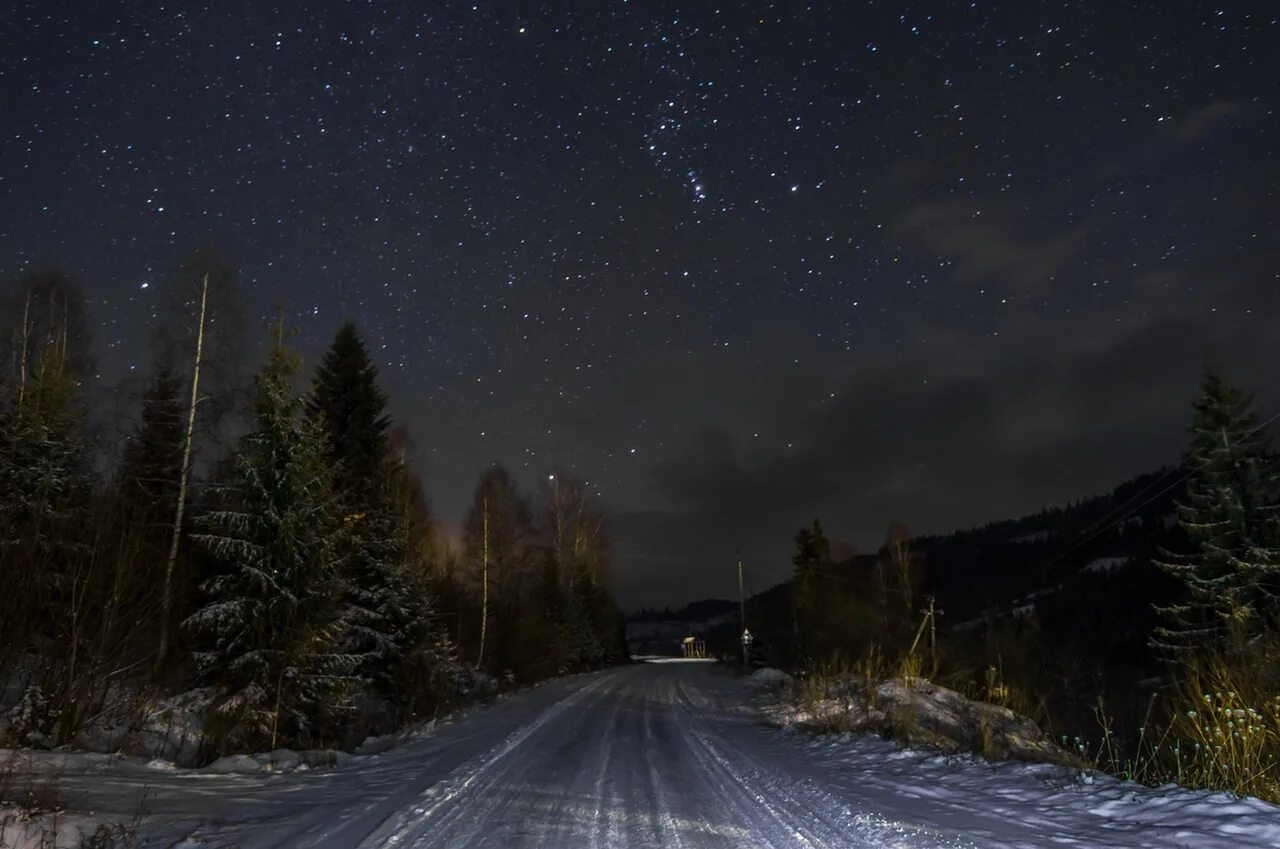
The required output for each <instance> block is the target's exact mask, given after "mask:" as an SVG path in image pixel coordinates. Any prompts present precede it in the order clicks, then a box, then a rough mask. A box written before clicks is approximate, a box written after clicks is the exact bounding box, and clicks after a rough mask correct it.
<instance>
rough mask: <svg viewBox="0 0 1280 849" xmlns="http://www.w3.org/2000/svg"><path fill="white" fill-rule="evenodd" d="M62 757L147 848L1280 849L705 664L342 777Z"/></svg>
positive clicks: (1270, 820)
mask: <svg viewBox="0 0 1280 849" xmlns="http://www.w3.org/2000/svg"><path fill="white" fill-rule="evenodd" d="M41 757H42V758H43V761H42V762H43V763H45V764H46V768H47V765H48V764H50V763H53V762H56V761H57V760H58V758H59V756H55V755H50V756H41ZM62 759H63V760H64V761H66V764H65V769H64V770H63V772H62V773H61V774H60V776H59V784H60V786H61V787H62V788H63V793H64V798H66V800H67V802H68V806H69V807H70V808H73V809H81V810H83V809H87V808H92V809H94V810H96V811H98V812H99V813H106V814H112V813H117V814H121V815H126V814H128V813H131V812H132V811H133V810H134V809H135V808H136V806H137V799H138V798H139V796H140V795H145V797H146V803H145V805H146V808H147V810H148V812H149V814H150V815H151V816H150V820H149V822H150V825H151V826H152V827H154V828H155V829H157V831H156V832H155V833H156V835H157V838H159V837H160V836H167V837H165V839H163V840H161V839H156V840H155V841H154V842H151V843H149V844H148V845H157V846H161V845H163V846H175V845H176V846H180V847H184V849H186V848H187V847H191V848H192V849H194V847H240V849H267V847H270V848H271V849H279V847H295V846H296V847H326V848H328V847H332V849H354V848H355V847H362V848H363V847H368V849H374V848H375V847H378V848H379V849H380V848H381V847H403V849H413V848H414V847H424V848H425V847H448V848H449V849H463V847H502V849H521V847H542V848H543V849H575V847H599V848H600V849H614V847H682V848H683V849H701V847H734V848H735V849H737V847H776V849H784V847H785V849H792V847H796V848H797V849H799V848H800V847H805V849H809V848H810V847H897V848H898V849H927V847H965V846H974V847H983V849H986V847H1061V846H1083V847H1099V849H1104V848H1105V849H1127V847H1160V849H1176V847H1194V849H1218V847H1232V849H1245V847H1255V846H1256V847H1264V846H1272V847H1273V846H1277V845H1280V808H1275V807H1272V806H1268V805H1264V804H1262V803H1257V802H1252V801H1233V800H1229V799H1227V798H1226V797H1223V796H1220V795H1218V796H1211V795H1209V794H1204V793H1191V792H1187V791H1181V790H1167V791H1150V790H1146V789H1144V788H1137V787H1134V786H1133V785H1125V784H1121V783H1119V782H1114V781H1111V780H1109V779H1099V780H1095V781H1094V782H1093V783H1091V784H1086V783H1083V782H1081V781H1079V780H1077V779H1076V778H1074V777H1072V776H1071V775H1070V774H1068V773H1066V772H1064V771H1062V770H1059V769H1056V768H1051V767H1038V766H1036V767H1033V766H1024V765H1015V764H1005V765H997V766H992V765H989V764H985V763H981V762H977V761H973V760H969V759H954V758H952V759H944V758H938V757H931V756H928V755H926V754H921V753H912V752H901V751H899V750H897V749H896V748H895V747H894V746H892V745H891V744H888V743H885V742H882V741H879V740H874V739H868V738H848V739H841V738H830V737H826V738H818V737H814V738H811V737H807V736H804V735H800V734H791V733H785V732H781V731H777V730H773V729H770V728H767V727H765V726H763V725H762V724H761V723H760V721H759V718H758V715H757V714H756V712H755V711H754V710H753V709H752V708H751V707H750V706H749V698H748V691H747V690H746V689H745V686H744V685H743V684H742V683H741V682H739V681H735V680H733V679H731V678H730V677H729V676H727V675H726V674H725V673H723V672H721V671H720V670H718V669H717V668H715V667H713V666H711V665H708V664H678V663H672V664H641V665H636V666H632V667H627V668H622V669H616V670H611V671H608V672H603V673H599V674H595V675H585V676H576V677H573V678H567V679H563V680H559V681H555V682H551V683H549V684H546V685H544V686H542V687H538V688H536V689H534V690H530V691H527V692H524V693H521V694H518V695H515V696H513V697H510V698H507V699H503V700H500V701H499V702H498V703H496V704H494V705H492V706H489V707H487V708H481V709H476V710H473V711H471V712H469V713H468V714H467V715H465V716H463V717H461V718H459V719H458V720H457V721H454V722H451V723H448V724H446V725H443V726H441V727H440V728H438V729H436V730H435V731H433V732H432V733H431V734H429V735H425V736H423V737H422V738H421V739H419V740H416V741H414V742H410V743H407V744H405V745H402V746H400V747H398V748H395V749H392V750H390V751H387V752H384V753H383V754H381V755H377V756H369V757H363V758H357V759H356V760H355V761H354V762H353V763H351V764H349V765H348V766H346V767H344V768H340V769H335V770H330V771H322V772H310V773H308V772H303V773H289V774H282V775H270V776H263V775H210V774H207V773H203V772H200V771H162V770H157V769H156V768H155V767H153V766H146V765H145V764H142V763H140V762H130V761H120V760H117V761H115V762H111V763H108V762H106V761H104V760H96V761H92V762H87V761H85V760H84V759H83V758H81V757H77V758H73V759H67V758H65V757H63V758H62ZM179 835H186V837H185V839H179V837H178V836H179Z"/></svg>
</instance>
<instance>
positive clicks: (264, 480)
mask: <svg viewBox="0 0 1280 849" xmlns="http://www.w3.org/2000/svg"><path fill="white" fill-rule="evenodd" d="M296 363H297V361H296V358H295V357H294V356H293V355H292V354H290V353H289V352H288V351H287V350H286V349H285V348H284V346H283V343H282V340H281V339H280V338H279V337H277V339H276V341H275V344H274V345H273V347H272V351H271V354H270V357H269V360H268V363H267V365H266V367H265V368H264V369H263V370H262V371H261V372H260V373H259V374H258V376H257V379H256V382H257V397H256V401H255V405H254V428H253V430H252V432H250V433H249V434H248V435H247V436H246V437H245V438H244V439H243V440H242V442H241V443H240V446H239V450H238V455H237V458H236V475H235V480H234V482H233V483H232V484H231V485H230V486H228V487H225V488H224V489H222V490H221V491H219V492H218V493H217V494H216V500H217V502H218V503H217V505H216V506H214V507H213V508H212V509H210V510H208V511H207V512H205V513H204V514H203V515H202V516H200V517H199V519H198V521H197V526H198V528H199V529H200V530H199V532H198V533H196V534H195V535H194V538H195V540H196V541H197V542H198V543H199V544H201V545H202V546H203V547H204V548H205V549H206V550H207V551H208V552H209V554H210V555H211V556H212V558H213V560H214V561H215V564H216V566H215V571H214V573H213V574H212V575H211V576H210V577H208V578H207V579H206V580H205V581H204V583H203V585H202V591H203V593H204V603H203V605H202V606H201V607H200V608H199V609H198V610H197V611H196V612H195V613H194V614H192V615H191V616H190V617H189V618H188V619H187V620H186V623H185V624H186V626H187V627H189V628H191V629H192V630H193V631H194V632H195V635H196V638H197V644H198V646H199V648H198V650H197V652H196V662H197V667H198V670H199V672H200V673H201V674H202V676H203V677H204V678H205V679H206V680H208V681H210V682H211V683H214V684H217V685H218V686H219V687H220V688H221V691H222V696H221V698H220V699H219V701H218V703H217V704H216V706H215V709H216V711H217V713H218V714H219V715H220V716H221V717H223V718H224V719H225V720H226V721H227V722H228V723H229V726H230V727H229V728H228V729H225V730H226V732H227V736H228V737H230V738H233V739H235V738H239V739H238V742H241V743H247V744H263V743H265V744H268V745H274V744H276V743H278V741H279V740H280V739H281V738H285V737H294V738H304V739H306V738H310V737H312V736H313V735H314V734H315V733H316V731H317V726H318V725H319V724H320V723H322V722H324V721H325V720H326V719H331V718H332V716H333V714H334V713H335V711H336V710H338V709H339V708H340V706H341V704H342V702H343V698H342V697H343V695H344V694H345V693H346V691H347V690H348V689H349V688H350V686H351V684H352V680H351V678H350V676H351V674H352V672H353V667H354V661H353V660H352V659H351V658H349V657H347V656H345V655H344V654H343V653H342V652H341V651H340V649H339V647H338V646H337V639H338V637H339V620H338V617H339V611H338V599H339V594H340V589H341V584H340V580H339V572H340V568H341V563H340V557H341V552H340V545H339V535H340V531H341V527H342V523H341V517H340V515H339V514H338V509H337V505H336V504H335V503H334V496H333V476H332V473H331V468H330V463H329V459H328V457H327V455H326V451H325V443H324V433H323V432H322V431H321V430H320V429H319V428H318V427H317V426H316V425H314V424H312V423H309V422H305V421H303V420H302V419H301V416H300V414H301V412H302V403H301V401H300V400H299V399H298V398H297V397H296V396H295V394H294V392H293V390H292V387H291V378H292V376H293V374H294V373H295V371H296V368H297V365H296Z"/></svg>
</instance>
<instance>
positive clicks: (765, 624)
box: [629, 466, 1184, 665]
mask: <svg viewBox="0 0 1280 849" xmlns="http://www.w3.org/2000/svg"><path fill="white" fill-rule="evenodd" d="M1183 479H1184V475H1183V473H1182V469H1181V468H1180V467H1177V466H1172V467H1166V468H1162V469H1159V470H1157V471H1154V472H1150V473H1147V474H1143V475H1139V476H1137V477H1135V478H1133V479H1131V480H1128V481H1125V482H1124V483H1122V484H1120V485H1119V486H1117V487H1116V488H1115V489H1114V490H1112V491H1111V492H1109V493H1106V494H1104V495H1097V496H1092V497H1088V498H1083V499H1080V500H1078V501H1074V502H1072V503H1070V504H1067V505H1065V506H1063V507H1055V508H1049V509H1044V510H1040V511H1038V512H1036V513H1033V514H1029V515H1027V516H1024V517H1021V518H1017V519H1005V520H999V521H995V522H991V523H990V524H987V525H984V526H981V527H977V528H971V529H967V530H961V531H955V532H953V533H949V534H935V535H930V536H922V537H917V538H914V539H913V540H912V541H911V550H912V553H913V554H914V555H915V557H916V558H917V567H916V568H918V569H919V570H920V575H921V583H920V592H921V594H922V596H931V597H933V598H934V599H935V601H936V604H937V606H938V609H939V610H940V611H941V613H942V617H941V618H940V621H939V627H940V629H942V630H949V629H965V628H968V629H972V628H976V627H980V626H982V625H983V623H987V622H991V621H995V620H1008V619H1011V618H1014V617H1022V618H1024V619H1030V618H1031V617H1032V616H1034V617H1036V618H1038V620H1039V621H1040V623H1041V625H1042V626H1043V628H1044V630H1046V631H1050V632H1052V633H1055V634H1061V635H1062V636H1061V637H1060V639H1062V640H1064V641H1067V642H1068V643H1070V642H1071V641H1073V640H1075V641H1078V642H1080V643H1081V645H1080V646H1079V650H1080V652H1081V654H1082V655H1083V656H1085V657H1093V656H1098V657H1099V658H1105V660H1106V662H1108V663H1113V662H1132V663H1136V664H1139V665H1146V662H1147V661H1148V660H1149V658H1147V657H1146V656H1145V646H1146V643H1147V636H1148V634H1149V632H1150V629H1151V627H1152V625H1153V623H1154V618H1153V614H1152V612H1151V607H1152V604H1153V603H1161V602H1162V601H1163V600H1165V599H1167V598H1168V597H1169V596H1170V594H1171V593H1172V592H1173V587H1172V584H1171V582H1170V581H1169V579H1168V577H1167V576H1166V575H1165V574H1164V573H1163V572H1162V571H1161V570H1160V569H1159V568H1158V567H1156V566H1154V565H1153V564H1152V562H1151V561H1152V559H1153V558H1155V557H1156V556H1157V555H1158V553H1159V552H1160V551H1161V550H1162V549H1165V550H1169V549H1173V550H1177V549H1179V548H1181V547H1182V545H1183V538H1182V535H1181V531H1180V530H1179V529H1178V527H1177V525H1176V521H1175V515H1174V504H1175V500H1176V499H1177V498H1178V496H1179V495H1180V494H1181V493H1182V491H1183ZM880 558H881V553H876V554H863V555H857V556H855V557H852V558H849V559H847V560H843V561H840V562H838V563H834V564H832V565H831V569H832V570H833V572H834V573H835V574H837V575H839V574H840V573H845V574H848V575H849V576H850V577H853V576H855V575H857V574H858V573H859V572H862V571H864V570H869V569H874V568H876V564H877V563H878V562H879V560H880ZM717 614H718V616H717ZM717 618H719V619H720V620H721V621H720V622H719V623H715V622H713V621H712V620H715V619H717ZM655 619H666V620H668V621H672V622H677V621H678V622H689V623H695V622H696V623H702V624H703V625H704V626H705V627H706V634H705V636H706V638H707V640H708V643H709V645H710V646H711V648H712V651H713V652H717V653H724V654H728V653H731V652H734V651H735V650H736V647H737V641H738V637H739V633H740V631H739V629H740V624H739V622H738V615H737V605H736V603H734V602H732V601H726V600H721V599H707V600H704V601H696V602H693V603H691V604H689V605H686V606H685V607H683V608H681V609H679V610H677V611H674V612H670V611H663V612H662V613H661V614H659V613H657V612H655V611H642V612H640V613H639V614H637V615H635V616H633V617H631V618H630V619H629V628H630V627H631V623H638V622H641V621H653V620H655ZM747 619H748V622H747V624H748V626H749V627H750V628H751V630H752V631H753V632H754V633H756V634H757V635H758V636H759V637H760V638H761V639H762V640H763V641H764V642H765V643H766V644H774V645H778V644H781V643H785V642H787V641H788V640H790V637H791V625H790V582H789V581H784V582H782V583H780V584H778V585H776V586H774V587H771V588H769V589H767V590H765V591H763V592H761V593H758V594H756V595H754V596H752V597H751V598H750V599H748V602H747ZM629 633H630V631H629Z"/></svg>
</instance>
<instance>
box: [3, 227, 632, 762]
mask: <svg viewBox="0 0 1280 849" xmlns="http://www.w3.org/2000/svg"><path fill="white" fill-rule="evenodd" d="M167 288H168V291H169V307H168V309H167V312H164V313H163V314H158V315H157V316H156V319H155V321H156V334H155V338H154V339H152V340H145V339H143V340H119V341H118V342H115V341H112V340H108V341H110V342H111V344H112V345H113V347H115V346H116V345H120V346H124V347H125V348H127V349H129V350H130V351H131V356H133V357H136V358H137V367H136V371H137V372H138V373H139V374H141V375H144V377H143V378H142V383H141V384H140V385H139V386H137V387H135V389H136V393H132V392H130V391H125V390H121V391H117V390H115V389H113V388H111V387H106V386H103V385H101V382H100V380H99V379H98V378H97V377H96V371H95V366H94V364H93V363H94V357H95V349H94V348H93V346H92V344H91V341H90V338H89V334H88V327H89V324H90V322H89V318H88V316H87V315H86V309H85V307H84V306H83V299H82V298H81V295H80V293H79V291H78V290H77V288H76V287H75V286H74V285H73V284H72V282H71V281H69V280H68V279H67V278H66V277H65V276H63V275H61V274H59V273H56V272H48V273H40V274H34V275H31V276H28V277H25V278H22V279H20V280H17V281H15V282H14V283H13V285H11V286H10V287H9V289H8V290H7V291H6V292H4V293H3V294H4V300H3V303H2V304H0V316H3V319H0V321H2V322H3V325H4V326H3V327H0V331H2V332H0V346H3V348H4V350H3V351H2V352H0V354H2V356H0V363H2V364H3V371H0V587H3V588H4V592H3V593H0V747H11V748H22V747H32V748H54V747H63V746H70V747H75V748H90V749H94V750H99V751H103V750H106V751H116V750H123V751H126V752H133V753H136V754H142V755H146V756H149V757H166V758H173V759H174V760H178V761H181V762H183V763H187V764H200V763H206V762H208V761H210V760H212V759H214V758H216V757H218V756H221V755H226V754H229V753H233V752H256V751H262V750H269V749H277V748H283V747H288V748H294V749H321V748H351V747H353V746H355V745H358V744H359V743H360V741H361V740H363V739H364V738H366V737H367V736H370V735H380V734H387V733H391V732H394V731H396V730H397V729H399V728H400V727H402V726H403V725H405V724H406V723H410V722H413V721H415V720H419V719H423V718H430V717H432V716H435V715H437V714H439V713H440V712H441V711H445V710H449V709H450V708H452V707H453V706H455V705H458V704H460V703H463V702H465V701H468V700H471V699H475V698H478V697H482V696H487V695H490V694H492V693H494V692H495V691H497V690H499V689H502V688H507V687H514V686H520V685H525V684H529V683H532V682H535V681H538V680H541V679H544V678H547V677H549V676H554V675H559V674H563V673H567V672H573V671H579V670H588V669H595V668H599V667H603V666H606V665H609V664H612V663H617V662H620V661H621V660H623V659H624V647H623V645H622V629H621V616H620V614H619V611H618V609H617V606H616V605H615V604H614V602H613V600H612V598H611V597H610V595H609V591H608V585H609V550H608V542H607V539H606V531H605V528H604V519H603V515H602V513H601V510H600V508H599V506H598V505H597V504H596V503H595V502H594V500H593V499H592V497H591V496H590V494H589V492H588V490H587V488H586V486H585V485H583V484H582V483H581V482H579V481H577V480H574V479H572V478H571V477H569V476H566V475H560V474H557V475H554V476H553V477H552V478H551V479H549V480H547V481H546V482H545V484H544V486H543V487H542V488H541V491H539V492H537V493H535V494H534V497H533V498H532V499H530V497H529V496H527V495H526V494H525V493H522V492H521V491H519V489H518V488H517V486H516V484H515V483H514V482H513V480H512V479H511V477H510V475H509V474H508V473H507V472H506V471H505V469H503V467H502V466H500V465H494V466H493V467H492V468H490V469H488V470H486V471H485V472H484V473H483V475H482V476H481V478H480V480H479V482H478V484H477V486H476V490H475V498H474V506H473V507H472V509H471V511H470V515H469V516H468V518H467V520H466V523H465V527H464V529H463V533H462V535H461V537H460V538H453V539H450V538H448V537H446V535H444V534H442V533H440V532H439V529H438V528H437V526H436V523H435V522H434V521H433V519H432V516H431V513H430V510H429V507H428V501H427V498H426V495H425V493H424V486H423V483H422V481H421V480H420V479H419V478H418V476H417V475H416V474H415V472H414V470H413V468H412V461H411V455H412V453H413V452H412V446H410V445H409V443H408V439H407V437H406V435H405V431H404V429H403V428H400V427H397V426H396V425H395V424H394V423H393V422H392V420H391V418H390V416H389V414H388V409H387V398H386V396H385V395H384V389H383V388H382V385H381V381H380V379H379V376H378V368H377V365H376V364H375V362H374V358H373V357H372V356H371V354H370V349H371V348H373V349H375V350H376V349H377V348H379V347H381V346H379V345H377V344H374V345H366V342H365V341H364V339H363V338H362V336H361V334H360V332H359V331H358V330H357V328H355V327H354V326H353V325H350V324H348V325H346V326H344V327H342V328H341V329H340V330H339V331H338V333H337V335H336V337H335V338H334V340H333V343H332V345H331V346H330V347H329V350H328V352H327V354H325V356H324V358H323V359H322V360H321V361H320V362H319V363H318V364H317V365H316V366H315V367H314V368H312V369H310V370H308V371H309V373H307V372H304V371H303V369H302V361H301V359H300V358H299V356H298V355H297V354H296V353H295V352H294V350H293V344H294V339H293V335H294V334H293V331H292V330H291V329H290V328H288V327H287V326H286V325H285V322H284V321H283V318H282V317H281V318H279V319H277V320H275V321H273V322H271V324H270V326H269V327H264V328H263V329H262V333H261V336H262V340H261V344H260V345H259V344H255V339H254V334H250V335H249V336H248V338H246V335H245V333H244V331H243V328H244V326H245V321H244V317H243V315H242V314H241V311H240V308H239V302H238V298H237V296H236V284H235V274H234V272H233V271H232V270H231V269H230V268H229V267H228V266H227V265H226V264H225V263H224V262H222V261H221V260H219V259H218V258H217V257H216V256H215V255H213V254H212V253H210V252H208V251H201V252H197V253H196V254H194V255H192V256H191V257H190V258H188V260H187V261H186V262H184V263H182V265H181V266H180V267H179V268H177V269H175V271H174V273H173V275H172V276H171V278H170V280H169V281H168V284H167ZM254 350H265V355H263V356H261V357H260V358H257V362H256V363H255V362H253V360H254V359H255V357H254V356H253V355H252V354H251V353H248V352H252V351H254ZM119 353H120V352H119V351H117V352H116V354H117V355H119ZM442 449H445V450H447V446H442Z"/></svg>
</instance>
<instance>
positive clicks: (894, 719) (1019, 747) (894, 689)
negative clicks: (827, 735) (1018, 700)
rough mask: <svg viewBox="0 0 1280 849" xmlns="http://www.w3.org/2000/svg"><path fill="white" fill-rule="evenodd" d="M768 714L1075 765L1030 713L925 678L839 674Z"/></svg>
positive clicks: (785, 721)
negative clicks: (822, 690) (808, 696)
mask: <svg viewBox="0 0 1280 849" xmlns="http://www.w3.org/2000/svg"><path fill="white" fill-rule="evenodd" d="M760 671H761V672H764V671H766V670H760ZM779 674H784V673H779ZM753 677H754V676H753ZM766 713H767V714H768V715H770V716H771V717H772V718H773V719H774V720H775V721H776V722H778V723H779V724H780V725H783V726H788V725H798V726H800V727H807V728H811V729H815V730H820V731H877V732H887V733H888V734H889V735H890V736H892V737H894V738H896V739H898V740H901V741H903V742H906V743H911V744H919V745H925V746H929V747H931V748H934V749H937V750H939V751H942V752H948V753H956V752H973V753H976V754H980V755H983V756H984V757H986V758H989V759H992V760H1006V759H1007V760H1020V761H1033V762H1043V763H1055V764H1062V765H1067V766H1079V765H1080V763H1079V761H1078V760H1077V759H1076V758H1074V757H1073V756H1072V755H1071V754H1070V753H1069V752H1067V751H1065V750H1064V749H1062V748H1061V747H1060V746H1058V745H1057V744H1056V743H1055V742H1054V741H1053V740H1052V739H1051V738H1050V737H1049V736H1048V735H1047V734H1045V733H1044V732H1043V731H1042V730H1041V729H1040V727H1039V726H1037V725H1036V723H1035V722H1033V721H1032V720H1030V719H1028V718H1026V717H1024V716H1020V715H1019V714H1016V713H1014V712H1013V711H1012V710H1009V709H1008V708H1006V707H1001V706H1000V705H993V704H988V703H987V702H979V701H975V700H973V699H969V698H966V697H965V696H963V695H961V694H960V693H957V692H956V691H955V690H950V689H947V688H946V687H941V686H939V685H937V684H934V683H932V682H930V681H926V680H924V679H910V680H908V679H903V678H894V679H890V680H888V681H882V682H880V683H878V684H875V685H873V686H871V687H867V686H865V685H862V684H861V682H855V681H852V680H837V681H836V682H834V683H833V684H832V685H831V686H830V687H829V688H828V692H827V694H826V697H825V698H821V699H817V700H803V701H802V700H800V698H799V697H798V696H792V697H791V699H790V700H784V701H783V702H781V703H779V704H776V705H772V706H770V707H769V708H767V709H766Z"/></svg>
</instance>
